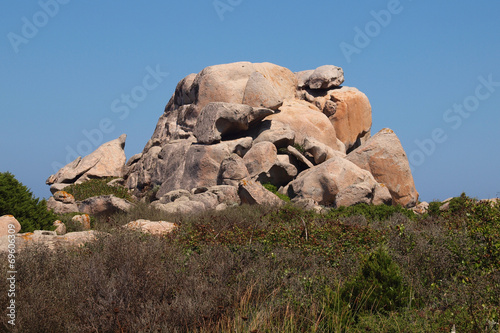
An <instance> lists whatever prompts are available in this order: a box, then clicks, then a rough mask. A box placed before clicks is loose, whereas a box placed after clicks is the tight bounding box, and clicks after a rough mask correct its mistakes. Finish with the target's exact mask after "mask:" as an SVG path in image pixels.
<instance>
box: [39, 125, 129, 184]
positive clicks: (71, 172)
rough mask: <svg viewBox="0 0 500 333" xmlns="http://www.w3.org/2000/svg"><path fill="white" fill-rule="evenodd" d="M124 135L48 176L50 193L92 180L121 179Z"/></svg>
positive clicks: (124, 160)
mask: <svg viewBox="0 0 500 333" xmlns="http://www.w3.org/2000/svg"><path fill="white" fill-rule="evenodd" d="M126 138H127V136H126V135H125V134H123V135H121V136H120V137H119V138H118V139H115V140H112V141H109V142H106V143H104V144H103V145H101V146H100V147H99V148H97V149H96V150H95V151H94V152H93V153H91V154H90V155H87V156H85V157H84V158H81V157H78V158H77V159H76V160H74V161H73V162H71V163H69V164H68V165H66V166H65V167H63V168H62V169H60V170H59V171H58V172H57V173H56V174H55V175H52V176H50V177H49V178H48V179H47V181H46V183H47V184H48V185H52V186H51V191H52V193H55V192H57V191H58V190H61V189H62V188H64V187H65V186H68V185H69V184H78V183H81V182H84V181H86V180H89V179H92V178H103V177H122V176H123V174H124V170H123V166H124V164H125V162H126V157H125V152H124V147H125V139H126Z"/></svg>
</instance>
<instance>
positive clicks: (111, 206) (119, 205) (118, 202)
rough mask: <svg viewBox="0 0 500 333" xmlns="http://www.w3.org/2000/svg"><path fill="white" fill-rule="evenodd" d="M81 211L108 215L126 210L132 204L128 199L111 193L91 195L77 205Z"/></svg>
mask: <svg viewBox="0 0 500 333" xmlns="http://www.w3.org/2000/svg"><path fill="white" fill-rule="evenodd" d="M78 206H79V207H78V208H79V211H80V212H81V213H85V214H90V215H101V214H102V215H108V214H113V213H116V212H127V211H128V210H130V209H131V208H132V207H133V205H132V203H130V202H129V201H127V200H125V199H122V198H117V197H116V196H114V195H113V194H110V195H101V196H97V197H91V198H88V199H85V200H83V201H81V202H80V204H79V205H78Z"/></svg>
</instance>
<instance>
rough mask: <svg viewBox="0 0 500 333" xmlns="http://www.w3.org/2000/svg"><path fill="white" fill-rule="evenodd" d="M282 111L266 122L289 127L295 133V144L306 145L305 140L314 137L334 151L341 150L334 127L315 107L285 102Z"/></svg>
mask: <svg viewBox="0 0 500 333" xmlns="http://www.w3.org/2000/svg"><path fill="white" fill-rule="evenodd" d="M280 111H281V112H279V113H276V114H273V115H270V116H268V117H267V118H266V120H271V121H278V122H280V123H282V124H286V125H288V126H289V127H290V129H291V130H292V131H293V132H294V133H295V143H298V144H299V145H304V140H305V138H306V137H312V138H315V139H316V140H318V141H319V142H322V143H324V144H325V145H327V146H329V147H331V148H333V149H334V150H341V147H339V146H338V144H337V136H336V132H335V128H334V126H333V125H332V123H331V122H330V120H329V119H328V117H327V116H326V115H324V114H323V113H322V112H321V111H320V110H319V109H318V108H316V107H315V106H314V105H312V104H310V103H307V102H304V101H298V100H285V102H284V103H283V106H281V107H280Z"/></svg>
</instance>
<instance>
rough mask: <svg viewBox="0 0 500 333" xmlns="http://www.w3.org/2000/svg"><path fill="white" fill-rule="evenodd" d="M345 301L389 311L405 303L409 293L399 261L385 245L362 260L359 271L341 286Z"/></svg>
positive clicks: (365, 307) (367, 308)
mask: <svg viewBox="0 0 500 333" xmlns="http://www.w3.org/2000/svg"><path fill="white" fill-rule="evenodd" d="M342 295H343V298H344V301H346V302H351V303H352V302H354V303H355V304H358V303H359V302H362V304H361V306H362V308H364V309H365V310H375V311H381V312H389V311H394V310H397V309H399V308H401V307H403V306H404V305H406V303H405V302H406V301H407V300H408V297H409V292H408V291H407V290H406V288H405V285H404V283H403V277H402V275H401V272H400V270H399V267H398V265H397V264H396V263H395V262H394V261H393V260H392V258H391V256H390V255H389V253H388V251H387V249H386V248H384V247H382V246H380V247H379V248H378V249H377V250H376V251H374V252H372V253H371V254H370V255H369V256H368V257H367V258H366V260H365V261H364V263H363V264H362V266H361V269H360V271H359V272H358V274H357V275H356V276H355V277H354V278H353V279H352V280H350V281H348V282H347V283H346V284H345V285H344V286H343V289H342Z"/></svg>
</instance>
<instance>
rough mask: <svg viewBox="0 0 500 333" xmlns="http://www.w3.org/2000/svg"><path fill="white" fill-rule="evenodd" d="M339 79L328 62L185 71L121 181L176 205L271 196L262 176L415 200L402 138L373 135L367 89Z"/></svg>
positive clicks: (376, 200)
mask: <svg viewBox="0 0 500 333" xmlns="http://www.w3.org/2000/svg"><path fill="white" fill-rule="evenodd" d="M343 82H344V73H343V70H342V69H341V68H339V67H336V66H331V65H327V66H321V67H319V68H317V69H315V70H310V71H303V72H298V73H292V72H291V71H290V70H288V69H286V68H284V67H280V66H277V65H274V64H270V63H258V64H256V63H249V62H238V63H232V64H225V65H217V66H211V67H207V68H205V69H204V70H202V71H201V72H200V73H198V74H190V75H188V76H187V77H185V78H184V79H182V80H181V81H180V82H179V83H178V85H177V88H176V90H175V93H174V95H173V96H172V98H171V99H170V101H169V102H168V104H167V106H166V108H165V111H164V113H163V114H162V115H161V117H160V119H159V121H158V123H157V126H156V129H155V131H154V133H153V135H152V137H151V139H150V140H149V141H148V143H147V144H146V146H145V147H144V150H143V152H142V153H140V154H137V155H134V156H133V157H132V158H131V159H130V160H129V161H128V162H127V164H126V166H125V168H124V172H123V176H124V179H125V182H126V186H127V187H128V188H130V189H131V190H135V192H136V193H140V192H141V191H142V192H143V191H144V190H146V189H152V188H156V189H157V191H156V199H158V201H157V202H156V203H155V205H156V206H157V207H158V208H160V209H165V210H167V211H177V212H185V211H196V210H198V209H202V208H217V207H222V206H220V205H222V204H225V205H227V204H228V200H226V199H222V200H221V198H220V196H219V195H218V194H217V193H216V192H217V191H219V192H224V193H227V195H228V197H230V198H233V199H232V200H233V201H232V202H233V203H239V202H244V203H245V202H248V203H258V202H259V201H262V200H264V201H266V202H273V201H274V200H277V196H275V195H274V194H273V193H271V192H262V190H263V187H262V185H261V184H263V183H270V184H272V185H274V186H276V187H277V188H279V191H280V192H281V193H283V194H287V195H288V196H290V197H291V198H292V199H293V200H296V201H300V200H313V201H314V203H315V204H316V205H318V204H319V205H326V206H349V205H354V204H357V203H369V204H400V205H403V206H405V207H413V206H415V204H416V203H417V200H418V193H417V191H416V190H415V185H414V182H413V178H412V175H411V171H410V166H409V163H408V159H407V157H406V154H405V152H404V150H403V148H402V146H401V143H400V141H399V139H398V138H397V136H396V135H395V134H394V132H393V131H392V130H389V129H383V130H381V131H380V132H379V133H377V134H376V135H374V136H373V137H371V135H370V129H371V122H372V118H371V106H370V103H369V100H368V98H367V97H366V95H365V94H363V93H362V92H360V91H359V90H357V89H356V88H350V87H345V86H341V85H342V83H343ZM60 173H61V171H60ZM74 173H75V172H73V173H72V175H73V174H74ZM80 174H82V175H85V173H81V172H80ZM58 175H59V173H58ZM61 179H62V178H61V177H60V175H59V176H57V175H56V176H54V179H49V180H50V181H52V182H53V183H56V182H59V183H60V182H61V181H60V180H61ZM63 183H64V181H63ZM222 188H223V190H222ZM230 188H232V189H230ZM175 191H180V192H178V193H177V196H176V195H174V194H175V193H176V192H175ZM235 193H237V195H238V198H236V197H235ZM251 193H254V195H252V194H251ZM257 193H260V194H257ZM262 193H265V194H262ZM262 195H264V197H266V198H265V199H263V197H262ZM269 195H271V197H269ZM257 197H260V198H259V199H257Z"/></svg>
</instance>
